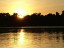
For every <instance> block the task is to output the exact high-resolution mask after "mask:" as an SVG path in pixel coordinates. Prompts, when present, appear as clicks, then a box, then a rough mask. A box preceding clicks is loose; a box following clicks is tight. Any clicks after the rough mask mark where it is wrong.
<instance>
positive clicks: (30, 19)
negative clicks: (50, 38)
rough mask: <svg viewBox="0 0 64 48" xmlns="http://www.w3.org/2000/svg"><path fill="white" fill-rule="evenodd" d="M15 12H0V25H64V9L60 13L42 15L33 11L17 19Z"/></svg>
mask: <svg viewBox="0 0 64 48" xmlns="http://www.w3.org/2000/svg"><path fill="white" fill-rule="evenodd" d="M17 16H18V14H17V13H14V14H13V15H10V14H9V13H0V27H21V26H64V11H62V13H61V15H60V14H59V13H58V12H56V14H52V13H49V14H47V15H42V14H41V13H33V14H31V15H26V16H25V17H24V18H21V19H19V18H18V17H17Z"/></svg>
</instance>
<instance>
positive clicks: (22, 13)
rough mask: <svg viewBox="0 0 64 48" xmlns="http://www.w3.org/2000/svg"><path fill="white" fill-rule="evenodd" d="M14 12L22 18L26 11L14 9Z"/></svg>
mask: <svg viewBox="0 0 64 48" xmlns="http://www.w3.org/2000/svg"><path fill="white" fill-rule="evenodd" d="M15 13H17V14H18V18H24V17H25V16H26V12H25V11H24V10H16V11H15Z"/></svg>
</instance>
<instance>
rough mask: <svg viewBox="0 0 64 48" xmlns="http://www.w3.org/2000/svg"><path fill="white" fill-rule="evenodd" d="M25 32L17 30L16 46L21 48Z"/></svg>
mask: <svg viewBox="0 0 64 48" xmlns="http://www.w3.org/2000/svg"><path fill="white" fill-rule="evenodd" d="M24 34H25V33H24V32H23V30H21V31H20V32H18V37H17V38H18V40H17V44H16V46H15V47H16V48H21V46H23V45H24V41H25V38H24V36H25V35H24Z"/></svg>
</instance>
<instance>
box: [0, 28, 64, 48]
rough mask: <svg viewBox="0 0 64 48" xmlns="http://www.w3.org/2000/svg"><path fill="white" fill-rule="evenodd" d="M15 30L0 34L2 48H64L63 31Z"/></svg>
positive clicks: (0, 46) (0, 47)
mask: <svg viewBox="0 0 64 48" xmlns="http://www.w3.org/2000/svg"><path fill="white" fill-rule="evenodd" d="M13 30H14V29H13ZM13 30H11V29H10V30H9V31H7V30H6V31H7V32H5V30H4V31H3V33H0V48H64V33H63V31H57V30H56V31H53V30H46V29H45V30H44V29H42V28H41V29H18V30H16V31H13ZM0 32H2V30H1V31H0Z"/></svg>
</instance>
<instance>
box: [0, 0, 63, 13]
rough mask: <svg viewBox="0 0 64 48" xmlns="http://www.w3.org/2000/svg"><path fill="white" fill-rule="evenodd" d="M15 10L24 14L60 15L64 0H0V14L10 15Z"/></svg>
mask: <svg viewBox="0 0 64 48" xmlns="http://www.w3.org/2000/svg"><path fill="white" fill-rule="evenodd" d="M16 10H18V11H19V10H20V11H22V10H23V11H25V12H26V14H32V13H35V12H36V13H38V12H41V13H42V14H48V13H55V12H56V11H58V12H59V13H61V12H62V10H64V0H0V12H9V13H10V14H12V13H14V12H15V11H16Z"/></svg>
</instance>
